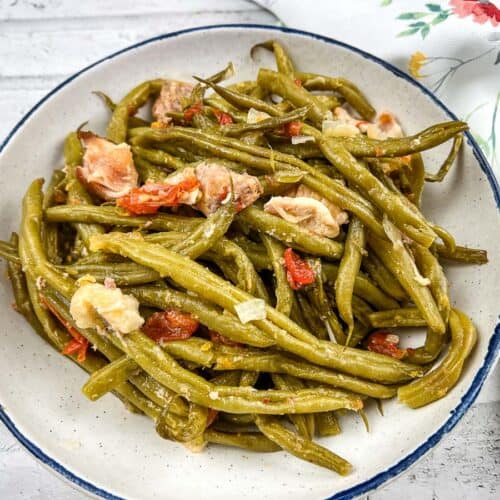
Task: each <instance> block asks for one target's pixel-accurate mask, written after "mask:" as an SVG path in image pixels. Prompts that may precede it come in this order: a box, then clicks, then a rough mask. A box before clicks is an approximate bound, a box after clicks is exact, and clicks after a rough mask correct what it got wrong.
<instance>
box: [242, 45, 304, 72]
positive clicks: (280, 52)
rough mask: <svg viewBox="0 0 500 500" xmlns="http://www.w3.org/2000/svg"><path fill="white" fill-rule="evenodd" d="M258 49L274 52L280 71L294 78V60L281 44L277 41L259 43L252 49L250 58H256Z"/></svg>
mask: <svg viewBox="0 0 500 500" xmlns="http://www.w3.org/2000/svg"><path fill="white" fill-rule="evenodd" d="M258 48H263V49H267V50H270V51H271V52H273V53H274V58H275V59H276V66H277V68H278V71H279V72H280V73H283V74H284V75H287V76H290V77H293V75H294V72H295V69H294V67H293V63H292V60H291V59H290V56H289V55H288V54H287V53H286V51H285V49H284V48H283V46H282V45H281V44H280V43H279V42H277V41H276V40H268V41H267V42H262V43H257V44H256V45H254V46H253V47H252V48H251V49H250V56H251V57H252V58H253V57H254V54H255V50H256V49H258Z"/></svg>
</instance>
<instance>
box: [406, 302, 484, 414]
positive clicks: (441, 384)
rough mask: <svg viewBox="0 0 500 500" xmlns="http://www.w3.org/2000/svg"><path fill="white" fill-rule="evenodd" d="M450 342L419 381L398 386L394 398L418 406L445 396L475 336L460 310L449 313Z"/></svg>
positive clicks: (451, 386) (469, 350)
mask: <svg viewBox="0 0 500 500" xmlns="http://www.w3.org/2000/svg"><path fill="white" fill-rule="evenodd" d="M450 331H451V344H450V347H449V350H448V352H447V354H446V357H445V358H444V359H443V361H442V362H441V364H440V365H439V366H438V367H437V368H436V369H435V370H433V371H431V372H429V373H427V374H426V375H424V376H423V377H422V378H421V379H420V380H418V381H416V382H412V383H411V384H408V385H405V386H402V387H400V388H399V389H398V399H399V400H400V401H402V402H403V403H405V404H407V405H408V406H409V407H410V408H420V407H421V406H425V405H427V404H429V403H432V402H433V401H436V400H438V399H440V398H442V397H443V396H445V395H446V394H447V393H448V392H449V391H450V390H451V389H452V388H453V386H454V385H455V384H456V383H457V380H458V378H459V377H460V373H461V372H462V369H463V365H464V363H465V361H466V359H467V357H468V356H469V354H470V352H471V351H472V349H473V347H474V345H475V343H476V338H477V332H476V328H475V327H474V325H473V324H472V322H471V320H470V319H469V318H468V317H467V316H466V315H465V314H464V313H463V312H461V311H459V310H457V309H452V310H451V312H450Z"/></svg>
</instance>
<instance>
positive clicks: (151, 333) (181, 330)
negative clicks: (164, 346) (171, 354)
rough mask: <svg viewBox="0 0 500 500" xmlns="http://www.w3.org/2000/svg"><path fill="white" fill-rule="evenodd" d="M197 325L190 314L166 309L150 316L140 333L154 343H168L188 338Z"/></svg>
mask: <svg viewBox="0 0 500 500" xmlns="http://www.w3.org/2000/svg"><path fill="white" fill-rule="evenodd" d="M199 325H200V324H199V323H198V321H196V320H195V319H194V318H193V317H192V316H191V315H190V314H187V313H183V312H181V311H177V310H175V309H167V310H166V311H162V312H156V313H154V314H152V315H151V316H150V317H149V318H148V319H147V320H146V323H145V324H144V326H143V327H142V331H143V332H144V333H145V334H146V335H147V336H148V337H149V338H151V339H153V340H154V341H155V342H162V341H163V342H168V341H170V340H185V339H188V338H190V337H191V336H192V335H193V334H194V333H195V332H196V330H197V329H198V326H199Z"/></svg>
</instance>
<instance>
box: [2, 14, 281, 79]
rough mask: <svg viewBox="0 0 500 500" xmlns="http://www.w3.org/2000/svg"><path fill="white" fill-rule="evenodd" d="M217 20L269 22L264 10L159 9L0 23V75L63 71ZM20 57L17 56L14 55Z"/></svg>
mask: <svg viewBox="0 0 500 500" xmlns="http://www.w3.org/2000/svg"><path fill="white" fill-rule="evenodd" d="M214 20H216V21H215V22H217V23H259V24H269V23H274V22H275V18H274V17H273V16H272V15H271V14H269V13H268V12H265V11H257V12H256V11H248V12H224V13H220V14H217V15H216V16H214V14H213V13H212V14H210V13H190V14H187V13H180V14H176V15H175V16H174V15H170V14H166V13H162V14H158V15H147V16H141V18H140V22H138V19H137V18H136V17H135V16H125V17H121V16H120V17H114V18H110V19H97V18H96V19H94V20H92V22H90V21H89V20H85V19H70V20H65V22H64V26H62V25H61V23H60V22H59V21H57V22H56V21H47V22H44V23H43V24H42V23H36V24H35V25H33V24H32V23H30V22H26V23H25V22H19V23H5V24H4V25H3V26H2V29H1V30H0V61H2V67H1V69H0V77H7V78H12V77H14V76H16V77H18V76H21V77H27V76H40V75H61V76H62V75H67V74H71V73H73V72H75V71H77V70H79V69H80V68H82V67H83V66H86V65H88V64H90V63H92V62H94V61H96V60H97V59H100V58H102V57H104V56H106V55H108V54H110V53H112V52H114V51H116V50H118V49H121V48H123V47H126V46H127V45H131V44H133V43H137V42H139V41H141V40H144V39H146V38H150V37H153V36H157V35H160V34H162V33H168V32H170V31H176V30H178V29H181V28H183V27H188V26H190V27H192V26H203V25H207V24H213V23H214ZM20 55H22V57H20Z"/></svg>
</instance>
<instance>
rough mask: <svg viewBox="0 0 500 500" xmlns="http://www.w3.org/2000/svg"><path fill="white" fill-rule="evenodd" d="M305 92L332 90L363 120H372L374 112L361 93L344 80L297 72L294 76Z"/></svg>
mask: <svg viewBox="0 0 500 500" xmlns="http://www.w3.org/2000/svg"><path fill="white" fill-rule="evenodd" d="M295 76H296V77H297V78H298V79H299V80H300V81H301V82H302V85H303V87H304V88H305V89H307V90H333V91H335V92H338V93H339V94H341V95H342V96H343V97H344V99H345V100H346V101H347V102H348V103H349V104H350V105H351V106H352V107H353V108H354V109H355V110H356V111H357V112H358V113H359V114H360V115H361V116H362V117H363V118H364V119H365V120H372V119H373V117H374V116H375V110H374V109H373V107H372V106H371V104H370V103H369V102H368V101H367V99H366V97H365V96H364V95H363V94H362V93H361V91H360V90H359V89H358V88H357V87H356V86H355V85H354V84H353V83H351V82H350V81H348V80H346V79H345V78H332V77H328V76H323V75H316V74H314V73H302V72H298V73H296V75H295Z"/></svg>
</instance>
